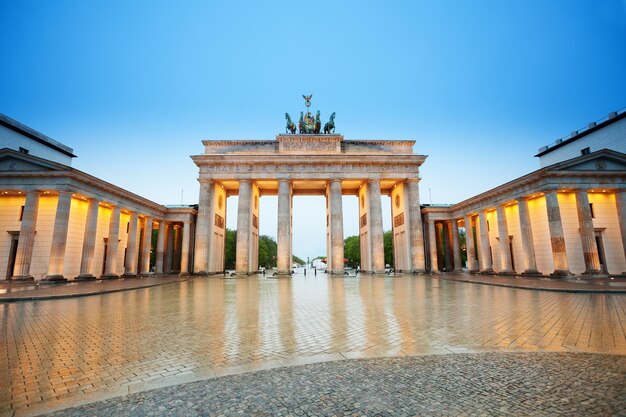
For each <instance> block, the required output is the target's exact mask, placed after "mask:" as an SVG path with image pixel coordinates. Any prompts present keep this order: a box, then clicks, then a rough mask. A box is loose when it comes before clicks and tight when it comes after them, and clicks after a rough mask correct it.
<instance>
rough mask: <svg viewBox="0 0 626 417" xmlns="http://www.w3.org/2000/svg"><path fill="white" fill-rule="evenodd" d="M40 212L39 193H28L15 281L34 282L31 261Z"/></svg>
mask: <svg viewBox="0 0 626 417" xmlns="http://www.w3.org/2000/svg"><path fill="white" fill-rule="evenodd" d="M38 210H39V191H28V192H27V193H26V202H25V203H24V213H23V214H22V225H21V226H20V236H19V238H18V242H17V253H16V255H15V268H14V269H13V271H14V274H13V276H12V277H11V279H12V280H15V281H26V280H32V279H33V277H32V276H31V275H30V261H31V258H32V255H33V245H34V244H35V227H36V225H37V211H38Z"/></svg>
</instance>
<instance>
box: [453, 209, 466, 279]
mask: <svg viewBox="0 0 626 417" xmlns="http://www.w3.org/2000/svg"><path fill="white" fill-rule="evenodd" d="M451 225H452V254H453V258H454V271H455V272H461V271H462V270H463V265H461V245H460V244H459V224H458V223H457V221H456V220H455V219H452V224H451Z"/></svg>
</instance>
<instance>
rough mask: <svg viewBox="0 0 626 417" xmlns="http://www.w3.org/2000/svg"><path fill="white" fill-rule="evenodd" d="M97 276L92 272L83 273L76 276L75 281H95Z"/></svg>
mask: <svg viewBox="0 0 626 417" xmlns="http://www.w3.org/2000/svg"><path fill="white" fill-rule="evenodd" d="M96 279H97V278H96V277H95V276H94V275H91V274H81V275H79V276H77V277H75V278H74V281H95V280H96Z"/></svg>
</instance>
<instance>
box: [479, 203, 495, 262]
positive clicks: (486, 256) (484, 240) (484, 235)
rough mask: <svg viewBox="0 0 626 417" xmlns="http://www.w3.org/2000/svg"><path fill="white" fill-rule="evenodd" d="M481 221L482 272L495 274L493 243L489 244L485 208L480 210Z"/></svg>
mask: <svg viewBox="0 0 626 417" xmlns="http://www.w3.org/2000/svg"><path fill="white" fill-rule="evenodd" d="M478 221H479V222H480V261H481V264H482V267H481V270H480V272H481V273H483V274H493V260H492V259H491V250H490V249H489V248H490V247H491V245H490V244H489V230H487V214H486V213H485V211H484V210H481V211H480V212H478Z"/></svg>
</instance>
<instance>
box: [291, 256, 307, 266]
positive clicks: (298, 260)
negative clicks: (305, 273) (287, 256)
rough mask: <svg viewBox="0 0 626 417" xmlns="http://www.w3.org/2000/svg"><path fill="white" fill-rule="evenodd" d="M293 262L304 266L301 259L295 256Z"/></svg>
mask: <svg viewBox="0 0 626 417" xmlns="http://www.w3.org/2000/svg"><path fill="white" fill-rule="evenodd" d="M293 261H294V262H297V263H299V264H300V265H304V264H305V263H306V262H304V261H303V260H302V259H300V258H298V257H297V256H296V255H293Z"/></svg>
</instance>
